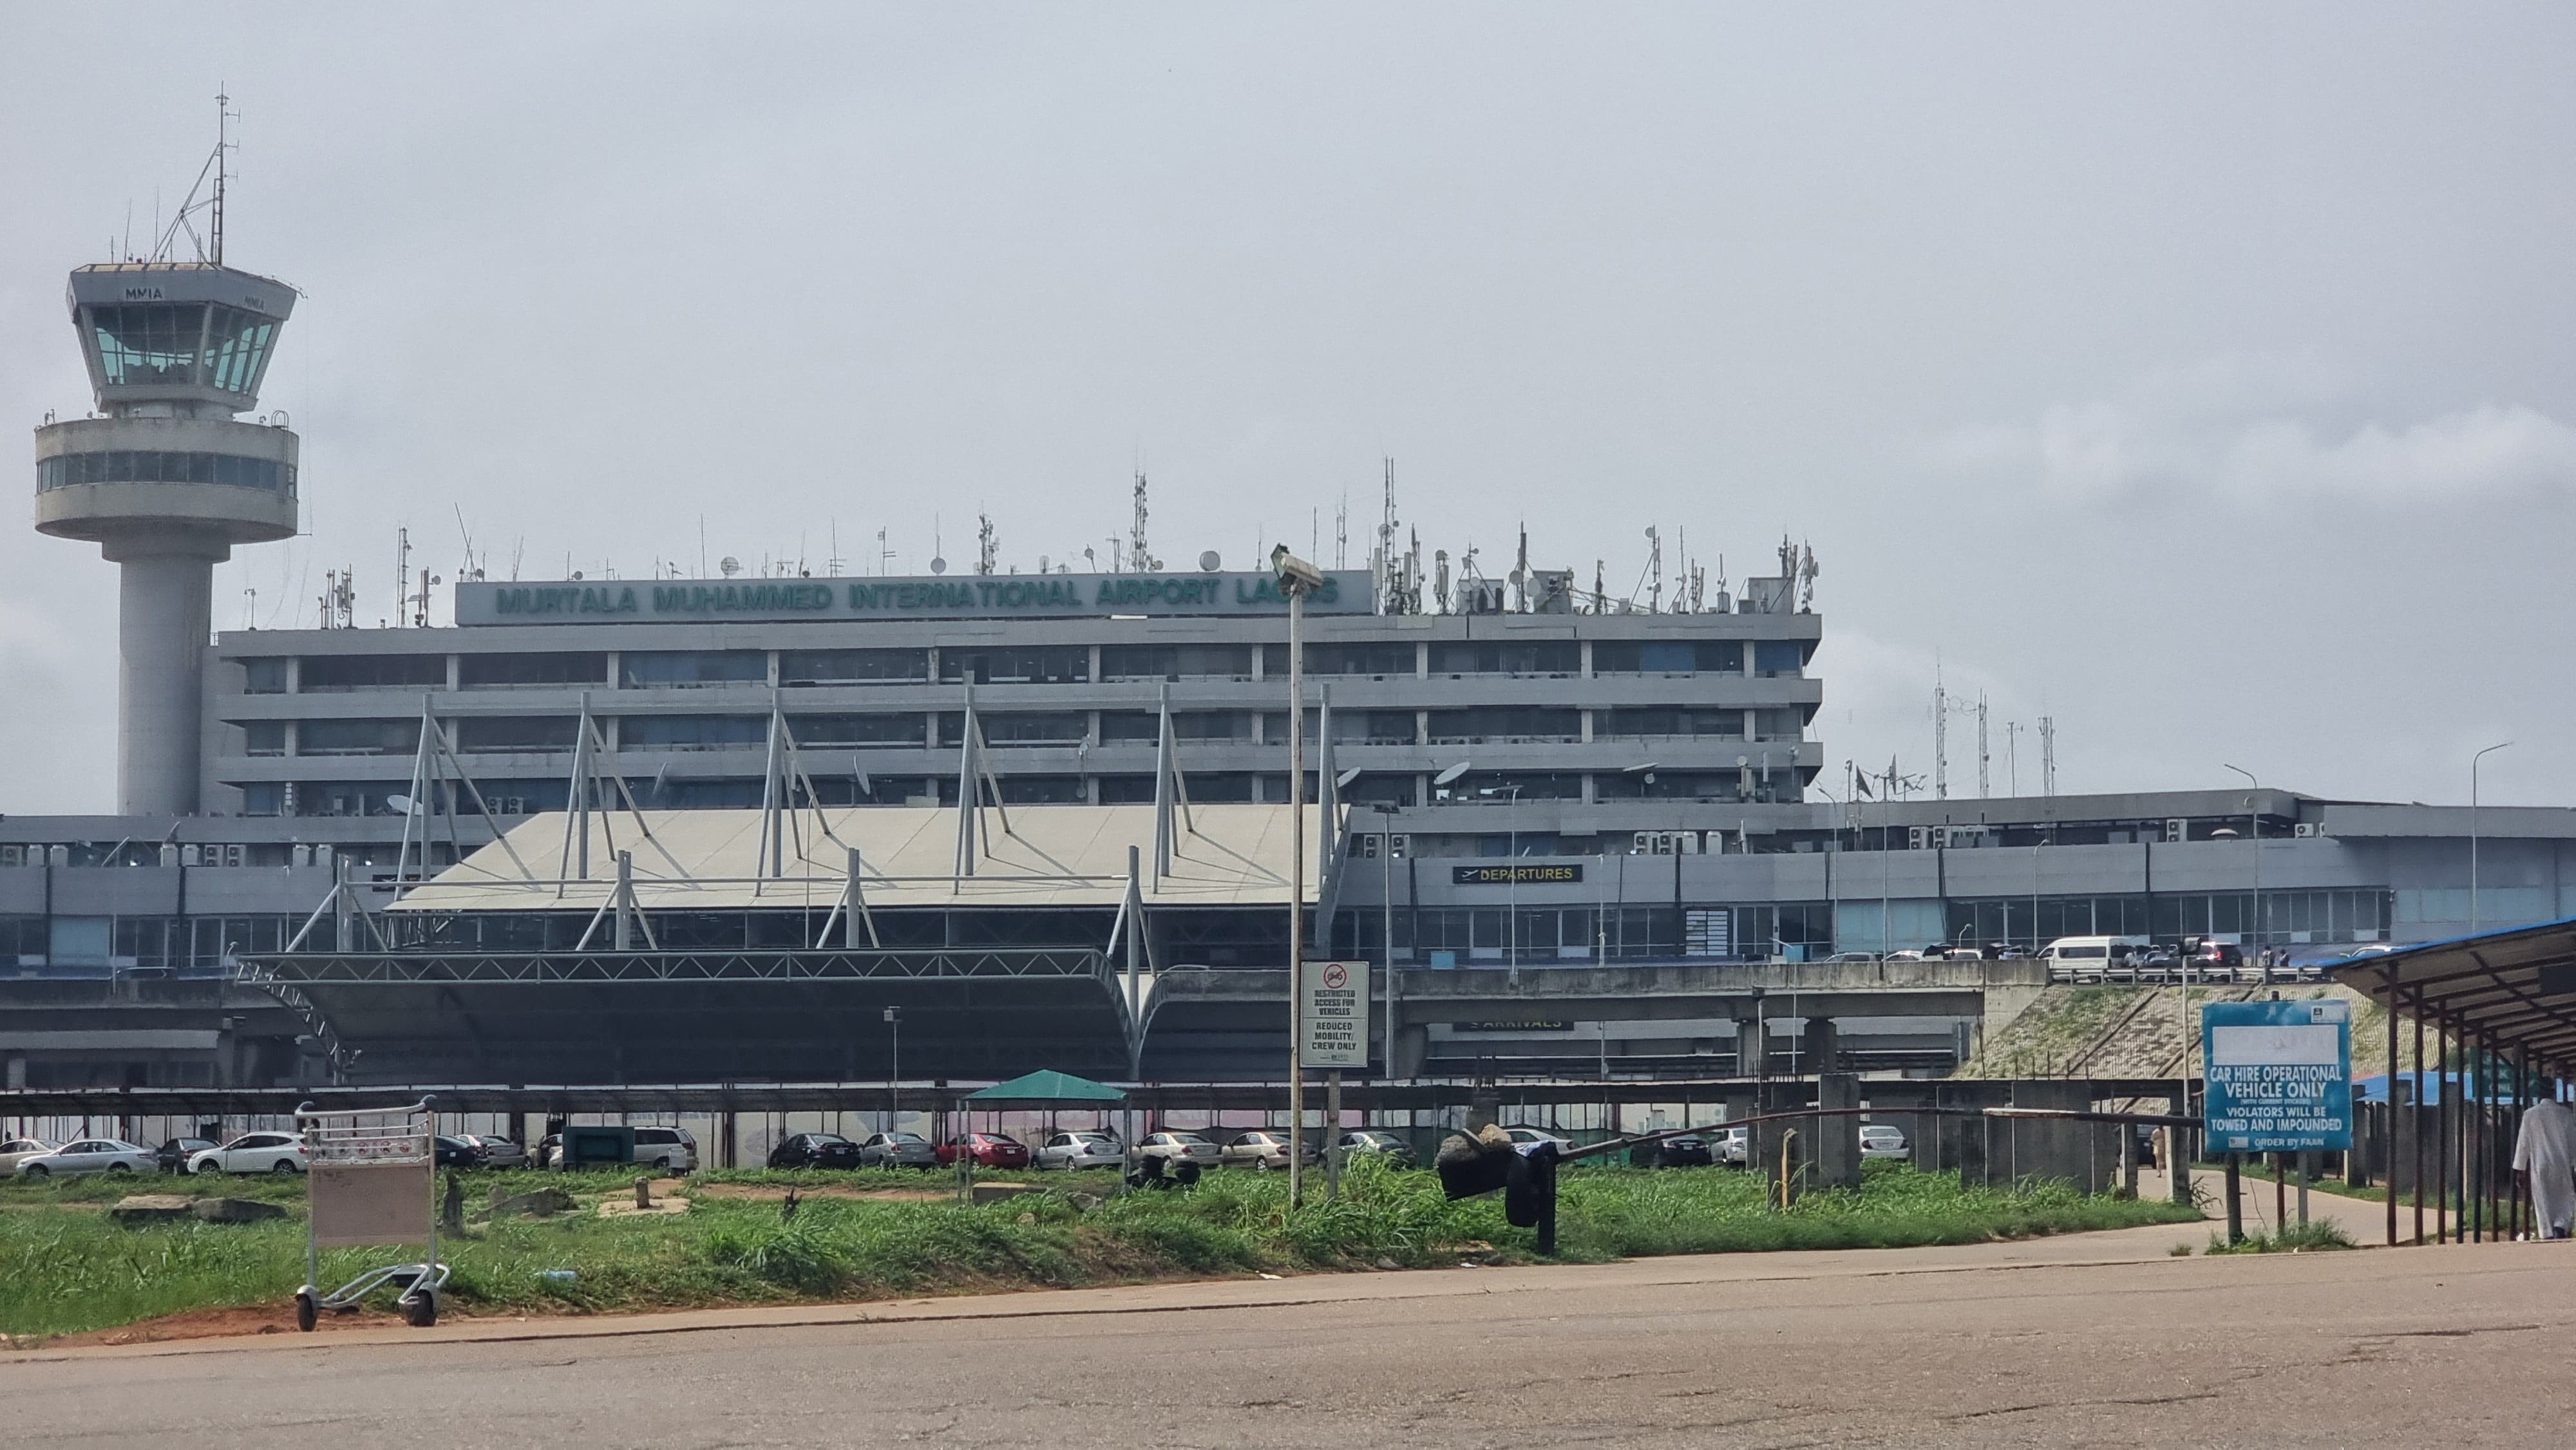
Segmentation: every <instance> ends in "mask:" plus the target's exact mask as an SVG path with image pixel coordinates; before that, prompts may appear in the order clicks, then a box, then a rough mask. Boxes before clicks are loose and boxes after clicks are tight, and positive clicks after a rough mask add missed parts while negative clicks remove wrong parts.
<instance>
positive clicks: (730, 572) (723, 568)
mask: <svg viewBox="0 0 2576 1450" xmlns="http://www.w3.org/2000/svg"><path fill="white" fill-rule="evenodd" d="M716 572H717V573H719V574H722V575H723V576H725V577H726V578H728V579H730V578H732V577H733V576H735V575H736V574H739V573H741V572H742V561H741V560H740V559H737V558H735V557H734V556H733V555H731V554H727V555H725V556H724V557H723V558H721V559H718V560H717V561H716Z"/></svg>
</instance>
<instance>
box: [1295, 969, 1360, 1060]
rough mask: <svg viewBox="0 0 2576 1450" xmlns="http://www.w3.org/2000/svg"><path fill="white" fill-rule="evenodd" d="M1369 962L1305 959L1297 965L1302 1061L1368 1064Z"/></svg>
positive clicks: (1299, 1049) (1298, 1053) (1300, 1058)
mask: <svg viewBox="0 0 2576 1450" xmlns="http://www.w3.org/2000/svg"><path fill="white" fill-rule="evenodd" d="M1368 982H1369V964H1368V963H1366V962H1304V963H1301V964H1300V965H1299V967H1298V970H1297V996H1298V1002H1299V1007H1298V1012H1299V1015H1300V1020H1302V1021H1303V1022H1304V1023H1305V1024H1306V1031H1305V1040H1304V1041H1302V1042H1300V1043H1298V1044H1297V1062H1298V1065H1299V1066H1301V1067H1366V1066H1368V1060H1369V1050H1368V1043H1369V987H1368Z"/></svg>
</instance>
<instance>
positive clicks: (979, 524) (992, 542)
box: [975, 474, 1144, 574]
mask: <svg viewBox="0 0 2576 1450" xmlns="http://www.w3.org/2000/svg"><path fill="white" fill-rule="evenodd" d="M1143 478H1144V475H1142V474H1139V475H1137V479H1138V481H1139V482H1142V481H1143ZM1001 560H1002V545H1001V536H1000V535H998V534H996V533H994V532H993V516H992V515H991V514H977V515H976V516H975V572H976V573H978V574H990V573H992V572H993V568H994V566H995V565H997V564H999V563H1000V562H1001Z"/></svg>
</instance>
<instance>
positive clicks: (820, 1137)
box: [812, 1133, 850, 1148]
mask: <svg viewBox="0 0 2576 1450" xmlns="http://www.w3.org/2000/svg"><path fill="white" fill-rule="evenodd" d="M812 1141H813V1144H814V1146H815V1147H817V1148H831V1147H845V1146H847V1145H848V1143H849V1141H850V1140H849V1139H847V1138H844V1137H842V1136H841V1135H840V1134H838V1133H816V1134H815V1135H814V1137H813V1139H812Z"/></svg>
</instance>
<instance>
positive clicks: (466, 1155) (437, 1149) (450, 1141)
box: [429, 1133, 483, 1168]
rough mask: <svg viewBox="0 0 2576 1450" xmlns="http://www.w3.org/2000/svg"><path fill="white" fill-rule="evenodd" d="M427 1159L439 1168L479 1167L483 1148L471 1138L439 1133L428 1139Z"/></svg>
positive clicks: (481, 1162)
mask: <svg viewBox="0 0 2576 1450" xmlns="http://www.w3.org/2000/svg"><path fill="white" fill-rule="evenodd" d="M429 1159H430V1162H431V1164H432V1165H433V1166H435V1167H439V1168H480V1167H482V1166H483V1149H482V1148H481V1146H480V1145H478V1144H476V1143H475V1141H474V1140H473V1139H471V1138H458V1137H451V1136H450V1135H448V1134H446V1133H441V1134H439V1135H438V1136H437V1137H435V1138H433V1139H431V1140H430V1146H429Z"/></svg>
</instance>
